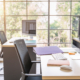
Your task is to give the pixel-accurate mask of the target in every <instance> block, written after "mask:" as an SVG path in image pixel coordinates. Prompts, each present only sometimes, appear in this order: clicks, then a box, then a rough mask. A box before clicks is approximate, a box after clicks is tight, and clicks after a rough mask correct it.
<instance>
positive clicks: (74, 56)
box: [70, 55, 80, 60]
mask: <svg viewBox="0 0 80 80" xmlns="http://www.w3.org/2000/svg"><path fill="white" fill-rule="evenodd" d="M70 57H71V59H73V60H80V55H71V56H70Z"/></svg>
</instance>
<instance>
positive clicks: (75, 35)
mask: <svg viewBox="0 0 80 80" xmlns="http://www.w3.org/2000/svg"><path fill="white" fill-rule="evenodd" d="M77 37H78V31H75V30H73V31H72V38H77Z"/></svg>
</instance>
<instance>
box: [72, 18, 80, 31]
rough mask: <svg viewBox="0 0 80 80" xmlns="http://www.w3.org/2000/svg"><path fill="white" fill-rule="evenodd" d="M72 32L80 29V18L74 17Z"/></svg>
mask: <svg viewBox="0 0 80 80" xmlns="http://www.w3.org/2000/svg"><path fill="white" fill-rule="evenodd" d="M71 22H72V24H71V25H72V30H78V29H79V18H78V17H72V20H71Z"/></svg>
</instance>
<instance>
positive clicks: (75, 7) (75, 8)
mask: <svg viewBox="0 0 80 80" xmlns="http://www.w3.org/2000/svg"><path fill="white" fill-rule="evenodd" d="M72 15H80V2H72Z"/></svg>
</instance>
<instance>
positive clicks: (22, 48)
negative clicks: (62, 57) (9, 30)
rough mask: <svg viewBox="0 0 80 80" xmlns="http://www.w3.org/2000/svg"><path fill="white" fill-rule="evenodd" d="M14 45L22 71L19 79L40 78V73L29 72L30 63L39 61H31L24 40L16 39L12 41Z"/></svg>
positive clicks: (39, 79)
mask: <svg viewBox="0 0 80 80" xmlns="http://www.w3.org/2000/svg"><path fill="white" fill-rule="evenodd" d="M14 45H15V49H16V53H17V56H18V59H19V63H20V66H21V71H22V77H21V78H20V80H42V76H41V74H29V72H30V69H31V67H32V64H33V63H40V62H39V61H31V59H30V56H29V53H28V49H27V47H26V44H25V42H24V40H23V39H20V40H16V41H14Z"/></svg>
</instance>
